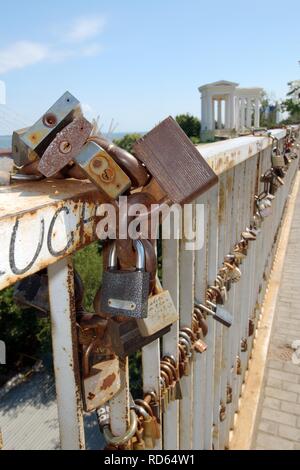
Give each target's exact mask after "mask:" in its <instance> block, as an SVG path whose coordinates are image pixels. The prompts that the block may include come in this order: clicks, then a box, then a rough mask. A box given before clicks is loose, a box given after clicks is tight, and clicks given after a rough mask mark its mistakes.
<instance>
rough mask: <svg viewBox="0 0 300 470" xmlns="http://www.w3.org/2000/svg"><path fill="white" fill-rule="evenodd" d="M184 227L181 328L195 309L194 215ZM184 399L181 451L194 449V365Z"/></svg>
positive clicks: (186, 380)
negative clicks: (189, 245) (191, 244)
mask: <svg viewBox="0 0 300 470" xmlns="http://www.w3.org/2000/svg"><path fill="white" fill-rule="evenodd" d="M183 219H184V220H183V227H184V228H185V230H184V231H185V237H184V236H183V237H182V239H181V241H180V254H179V266H180V285H179V303H180V326H188V327H191V325H192V315H193V309H194V274H195V273H194V265H195V252H194V250H186V242H187V241H188V240H191V238H192V235H193V233H192V232H193V230H194V214H191V213H189V214H188V215H186V214H183ZM181 386H182V394H183V399H182V400H180V405H179V413H180V415H179V416H180V430H179V442H180V449H183V450H186V449H192V448H193V418H194V417H193V363H192V362H191V370H190V375H189V376H183V377H182V380H181Z"/></svg>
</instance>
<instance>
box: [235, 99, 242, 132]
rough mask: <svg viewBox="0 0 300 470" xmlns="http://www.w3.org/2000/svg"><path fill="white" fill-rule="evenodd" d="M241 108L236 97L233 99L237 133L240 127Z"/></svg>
mask: <svg viewBox="0 0 300 470" xmlns="http://www.w3.org/2000/svg"><path fill="white" fill-rule="evenodd" d="M240 122H241V107H240V99H239V97H238V96H236V97H235V130H236V131H239V129H240V127H241V124H240Z"/></svg>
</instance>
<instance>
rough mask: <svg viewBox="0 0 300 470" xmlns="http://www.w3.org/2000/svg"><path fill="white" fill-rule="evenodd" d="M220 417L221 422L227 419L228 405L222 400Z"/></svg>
mask: <svg viewBox="0 0 300 470" xmlns="http://www.w3.org/2000/svg"><path fill="white" fill-rule="evenodd" d="M219 418H220V421H221V422H222V421H225V419H226V405H225V403H224V402H222V401H221V402H220V409H219Z"/></svg>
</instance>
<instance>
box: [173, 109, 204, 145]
mask: <svg viewBox="0 0 300 470" xmlns="http://www.w3.org/2000/svg"><path fill="white" fill-rule="evenodd" d="M175 119H176V121H177V122H178V124H179V125H180V127H181V129H182V130H183V131H184V132H185V133H186V135H187V136H188V137H189V138H190V139H191V140H192V141H193V142H194V143H199V142H200V130H201V123H200V121H199V119H198V118H197V117H196V116H192V115H191V114H189V113H186V114H178V115H177V116H176V117H175Z"/></svg>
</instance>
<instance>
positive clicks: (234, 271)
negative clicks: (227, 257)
mask: <svg viewBox="0 0 300 470" xmlns="http://www.w3.org/2000/svg"><path fill="white" fill-rule="evenodd" d="M233 259H234V261H233V262H232V263H228V262H227V261H225V262H224V266H225V267H226V268H227V269H228V276H229V277H230V280H231V282H239V281H240V279H241V276H242V272H241V270H240V268H238V266H237V265H236V264H235V262H236V256H235V255H234V256H233Z"/></svg>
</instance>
